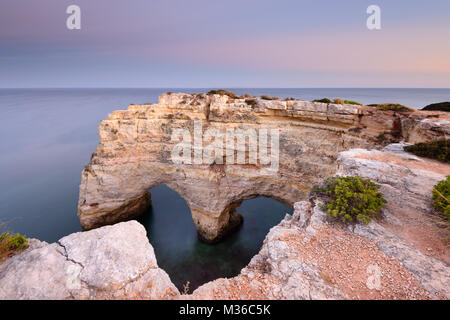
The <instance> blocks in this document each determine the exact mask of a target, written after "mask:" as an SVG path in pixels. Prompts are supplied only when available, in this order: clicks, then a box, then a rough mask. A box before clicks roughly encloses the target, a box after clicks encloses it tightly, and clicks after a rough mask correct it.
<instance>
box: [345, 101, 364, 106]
mask: <svg viewBox="0 0 450 320" xmlns="http://www.w3.org/2000/svg"><path fill="white" fill-rule="evenodd" d="M344 103H345V104H354V105H357V106H362V103H359V102H356V101H352V100H344Z"/></svg>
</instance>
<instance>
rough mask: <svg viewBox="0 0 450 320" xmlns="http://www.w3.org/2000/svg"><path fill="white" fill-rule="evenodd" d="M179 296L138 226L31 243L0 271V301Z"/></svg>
mask: <svg viewBox="0 0 450 320" xmlns="http://www.w3.org/2000/svg"><path fill="white" fill-rule="evenodd" d="M178 295H179V292H178V290H177V288H176V287H175V286H174V285H173V284H172V282H171V281H170V279H169V276H168V275H167V274H166V273H165V272H164V271H163V270H162V269H160V268H158V265H157V262H156V258H155V254H154V252H153V248H152V246H151V245H150V243H149V242H148V239H147V236H146V232H145V229H144V227H143V226H142V225H140V224H139V223H137V222H136V221H129V222H122V223H119V224H116V225H114V226H107V227H102V228H99V229H96V230H91V231H87V232H79V233H74V234H71V235H69V236H67V237H64V238H62V239H60V240H59V241H58V242H56V243H52V244H47V243H45V242H40V243H39V242H38V243H36V241H33V242H32V246H30V248H28V249H27V250H26V251H25V252H23V253H21V254H18V255H16V256H14V257H12V258H10V259H9V260H7V261H6V262H4V263H3V264H1V265H0V299H58V300H59V299H171V298H174V297H177V296H178Z"/></svg>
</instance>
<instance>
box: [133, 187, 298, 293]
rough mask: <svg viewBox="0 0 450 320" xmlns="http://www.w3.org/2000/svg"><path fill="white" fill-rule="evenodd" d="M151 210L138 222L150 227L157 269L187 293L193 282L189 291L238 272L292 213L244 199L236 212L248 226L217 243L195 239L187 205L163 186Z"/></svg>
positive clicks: (266, 202)
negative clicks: (270, 231)
mask: <svg viewBox="0 0 450 320" xmlns="http://www.w3.org/2000/svg"><path fill="white" fill-rule="evenodd" d="M150 192H151V195H152V206H151V207H150V209H149V210H148V212H147V213H146V214H145V215H143V216H142V217H141V218H140V219H139V221H140V222H141V223H142V224H143V225H144V226H145V228H146V229H147V236H148V238H149V240H150V243H151V244H152V246H153V248H154V250H155V254H156V258H157V260H158V265H159V266H160V267H161V268H162V269H164V270H165V271H166V272H167V273H168V274H169V276H170V279H171V280H172V282H173V283H174V284H175V285H176V286H177V287H178V289H179V290H180V291H181V292H183V290H184V285H185V284H186V283H187V282H188V281H189V292H192V291H193V290H195V289H196V288H197V287H198V286H200V285H202V284H204V283H206V282H209V281H212V280H214V279H217V278H222V277H233V276H236V275H238V274H239V272H240V271H241V269H242V268H244V267H245V266H246V265H247V264H248V263H249V262H250V260H251V258H252V257H253V256H254V255H255V254H257V253H258V252H259V250H260V248H261V246H262V243H263V240H264V238H265V236H266V235H267V233H268V232H269V230H270V228H271V227H273V226H274V225H277V224H278V223H279V222H280V221H281V220H282V219H283V217H284V216H285V215H286V213H289V214H292V210H291V209H290V208H288V207H286V206H285V205H283V204H282V203H280V202H278V201H276V200H273V199H269V198H265V197H258V198H254V199H250V200H246V201H244V202H243V203H242V204H241V206H240V207H238V208H237V210H238V212H240V213H241V214H242V215H243V216H244V224H243V225H242V227H241V229H240V230H239V231H237V232H236V233H233V234H232V235H230V236H228V237H227V238H225V239H224V240H223V241H222V242H220V243H217V244H213V245H211V244H205V243H203V242H201V241H199V240H198V239H197V232H196V229H195V226H194V222H193V221H192V218H191V214H190V210H189V207H188V206H187V204H186V202H185V201H184V199H183V198H181V196H180V195H179V194H178V193H177V192H175V191H173V190H172V189H170V188H169V187H167V186H166V185H159V186H157V187H154V188H152V189H151V190H150Z"/></svg>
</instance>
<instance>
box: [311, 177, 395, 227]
mask: <svg viewBox="0 0 450 320" xmlns="http://www.w3.org/2000/svg"><path fill="white" fill-rule="evenodd" d="M379 188H380V186H379V185H377V184H375V183H373V182H372V181H370V180H369V179H364V178H361V177H338V176H337V177H331V178H328V179H326V180H325V181H324V182H323V183H321V184H320V185H317V186H315V187H313V189H312V192H311V194H312V195H315V196H318V197H319V198H321V199H322V200H323V201H324V202H325V203H324V205H323V209H324V210H326V212H327V217H328V218H330V219H334V220H337V221H341V222H343V223H357V222H362V223H364V224H368V223H369V222H370V221H371V220H372V218H374V217H376V216H378V215H379V213H380V211H381V208H383V206H384V204H385V203H386V200H384V198H383V195H382V194H381V193H380V192H379V191H378V189H379Z"/></svg>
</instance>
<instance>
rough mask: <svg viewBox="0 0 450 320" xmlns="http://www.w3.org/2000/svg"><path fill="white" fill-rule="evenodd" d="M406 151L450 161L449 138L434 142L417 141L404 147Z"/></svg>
mask: <svg viewBox="0 0 450 320" xmlns="http://www.w3.org/2000/svg"><path fill="white" fill-rule="evenodd" d="M404 150H405V151H406V152H411V153H413V154H415V155H416V156H419V157H426V158H431V159H436V160H438V161H441V162H446V163H450V150H449V140H448V139H441V140H436V141H432V142H424V143H416V144H414V145H412V146H406V147H404Z"/></svg>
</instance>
